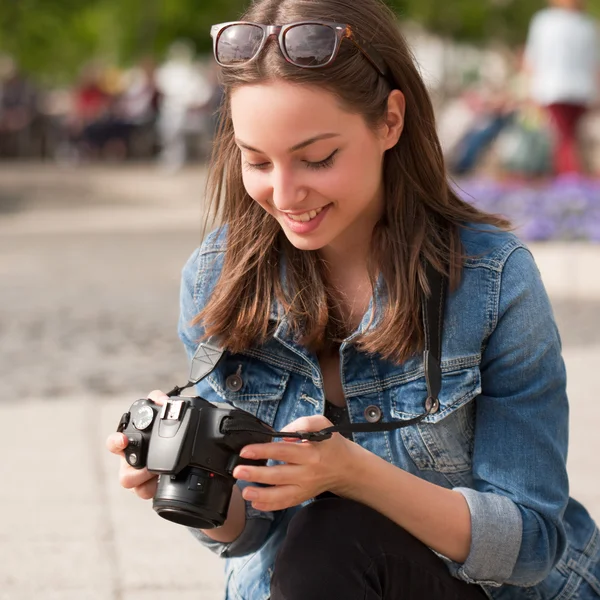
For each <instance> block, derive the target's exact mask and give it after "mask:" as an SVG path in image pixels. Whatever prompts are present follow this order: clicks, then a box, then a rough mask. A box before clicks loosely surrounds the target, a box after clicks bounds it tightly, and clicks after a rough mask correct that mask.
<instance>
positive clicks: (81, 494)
mask: <svg viewBox="0 0 600 600" xmlns="http://www.w3.org/2000/svg"><path fill="white" fill-rule="evenodd" d="M203 186H204V177H203V173H202V171H201V170H200V169H197V170H189V171H186V172H184V173H182V174H180V175H177V176H174V177H165V176H162V175H161V174H160V173H158V172H156V171H154V170H152V169H151V168H148V167H141V166H140V167H139V168H127V169H123V168H114V169H104V168H94V169H90V168H86V169H83V170H78V171H65V170H58V169H56V168H51V167H44V166H39V165H36V166H24V165H0V298H2V302H1V304H0V381H2V384H3V386H2V387H3V390H4V393H3V395H2V397H1V398H0V422H1V423H2V425H3V435H2V436H0V451H1V456H2V459H1V460H0V480H1V481H2V482H3V485H1V486H0V507H1V508H2V512H1V514H2V516H1V517H0V556H1V557H2V560H1V561H0V600H29V599H31V598H41V599H44V600H45V599H48V600H54V599H56V600H71V599H73V600H75V599H77V600H80V599H84V600H85V599H90V600H138V599H139V600H141V599H142V598H144V599H145V600H163V599H167V600H168V599H170V598H177V599H178V600H188V599H190V600H191V599H192V598H194V599H203V600H213V599H216V598H220V597H221V596H220V589H221V575H220V569H221V564H220V562H219V561H218V560H217V559H216V558H214V557H213V556H212V555H210V554H209V553H207V552H206V551H204V550H203V549H202V548H200V547H199V545H198V544H197V543H196V542H195V541H194V540H193V539H192V538H191V536H189V534H187V532H185V530H183V529H182V528H181V529H180V528H178V527H177V526H175V525H172V524H170V523H167V522H166V521H163V520H162V519H160V518H158V517H157V516H156V515H155V514H154V513H153V512H152V510H151V507H150V503H147V502H143V501H141V500H138V499H137V498H135V497H134V496H133V495H132V494H129V493H127V492H125V491H124V490H122V489H121V488H120V487H119V485H118V482H117V479H116V469H117V462H116V459H115V458H114V457H112V456H110V455H109V454H108V453H107V452H106V451H104V449H103V443H104V438H105V437H106V435H107V433H108V432H110V431H112V430H114V428H115V426H116V422H117V421H118V418H119V416H120V415H121V413H122V412H123V411H124V410H125V409H126V408H127V407H128V406H129V405H130V404H131V402H132V400H134V399H136V398H137V397H139V396H140V394H145V393H146V392H148V391H150V390H151V389H153V388H156V387H162V388H166V387H169V386H172V385H174V384H175V383H179V382H183V381H185V379H186V375H187V372H186V371H187V366H186V364H187V363H186V358H185V355H184V353H183V349H182V348H181V345H180V342H179V340H178V339H177V336H176V331H175V328H176V320H177V295H178V283H179V271H180V269H181V267H182V265H183V263H184V262H185V260H186V259H187V257H188V256H189V254H190V253H191V252H192V251H193V249H194V248H195V247H196V246H197V244H198V242H199V241H200V233H199V231H200V227H199V225H200V218H201V212H202V201H201V199H202V197H203ZM534 253H535V254H536V258H537V259H538V264H540V268H541V269H542V273H543V275H544V278H545V280H546V281H547V284H548V288H549V290H550V291H551V294H552V298H553V303H554V307H555V311H556V315H557V319H558V322H559V326H560V329H561V333H562V335H563V340H564V348H565V359H566V361H567V367H568V373H569V389H570V395H571V403H572V420H571V429H572V444H571V454H570V462H569V468H570V472H571V480H572V488H573V495H574V496H576V497H577V498H579V499H580V500H582V501H584V502H585V503H586V504H587V505H588V506H589V507H590V509H591V510H592V512H593V513H594V515H595V516H596V518H597V519H600V480H599V479H598V477H597V476H595V475H593V474H594V473H597V472H598V469H597V465H596V457H597V456H598V454H599V453H600V438H598V436H597V423H598V422H599V421H600V403H599V402H598V401H597V398H596V396H595V394H594V395H593V390H594V389H596V388H597V383H596V381H595V377H594V375H595V373H596V372H597V369H598V366H597V365H598V363H599V362H600V293H598V291H597V287H595V286H597V284H598V282H597V278H596V279H594V278H593V277H592V278H591V279H590V277H589V274H590V273H593V271H590V269H589V265H593V264H595V265H596V267H597V266H598V264H599V261H600V258H599V257H600V247H595V248H594V247H586V246H568V247H566V246H561V247H557V246H540V247H534ZM582 265H584V266H585V271H586V272H584V269H583V268H582ZM596 272H597V268H596ZM586 276H587V279H588V281H589V285H586Z"/></svg>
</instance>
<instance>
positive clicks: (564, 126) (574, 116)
mask: <svg viewBox="0 0 600 600" xmlns="http://www.w3.org/2000/svg"><path fill="white" fill-rule="evenodd" d="M548 111H549V112H550V115H551V117H552V121H553V123H554V127H555V129H556V149H555V152H554V171H555V173H556V174H557V175H564V174H566V173H583V171H584V169H583V165H582V163H581V157H580V156H579V149H578V144H577V126H578V125H579V121H580V120H581V117H583V115H584V114H585V112H586V108H585V106H580V105H579V104H550V106H548Z"/></svg>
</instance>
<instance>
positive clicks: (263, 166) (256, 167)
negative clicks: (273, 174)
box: [244, 160, 271, 171]
mask: <svg viewBox="0 0 600 600" xmlns="http://www.w3.org/2000/svg"><path fill="white" fill-rule="evenodd" d="M270 165H271V163H268V162H264V163H251V162H248V161H247V160H245V161H244V168H245V169H248V171H266V170H267V169H268V168H269V166H270Z"/></svg>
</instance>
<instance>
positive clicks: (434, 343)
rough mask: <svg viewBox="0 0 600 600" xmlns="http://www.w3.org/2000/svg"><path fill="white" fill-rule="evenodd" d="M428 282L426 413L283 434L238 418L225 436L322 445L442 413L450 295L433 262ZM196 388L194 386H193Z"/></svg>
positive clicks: (425, 298)
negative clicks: (243, 435)
mask: <svg viewBox="0 0 600 600" xmlns="http://www.w3.org/2000/svg"><path fill="white" fill-rule="evenodd" d="M426 273H427V281H428V283H429V287H430V294H429V295H425V294H423V302H422V318H423V331H424V336H425V350H424V352H423V367H424V371H425V382H426V385H427V398H426V400H425V404H424V407H423V408H424V412H423V413H422V414H421V415H419V416H418V417H415V418H413V419H407V420H403V421H395V422H394V423H352V424H349V425H338V426H332V427H327V428H326V429H323V430H321V431H314V432H292V433H288V432H281V431H272V430H268V429H267V428H266V427H265V428H264V429H263V428H261V427H258V426H256V429H255V426H249V423H247V422H236V419H233V418H230V419H226V420H225V422H224V423H223V426H222V431H223V433H233V432H236V431H237V432H242V431H243V432H253V433H263V434H267V435H270V436H271V437H273V438H276V437H283V438H292V439H298V440H307V441H310V442H321V441H323V440H327V439H329V438H330V437H331V436H332V434H334V433H370V432H375V431H393V430H395V429H401V428H403V427H410V426H411V425H417V424H418V423H420V422H421V421H423V419H425V418H427V417H428V416H429V415H431V414H433V413H435V412H437V411H438V409H439V406H440V401H439V394H440V391H441V389H442V366H441V362H442V331H443V327H444V308H445V305H446V294H447V288H448V280H447V278H446V277H444V276H443V275H441V274H440V273H438V272H437V271H436V270H435V269H434V268H433V267H432V266H431V265H430V264H429V263H427V264H426ZM202 356H203V358H202V361H203V364H204V363H205V362H206V360H207V359H206V358H204V351H202ZM190 385H193V384H190Z"/></svg>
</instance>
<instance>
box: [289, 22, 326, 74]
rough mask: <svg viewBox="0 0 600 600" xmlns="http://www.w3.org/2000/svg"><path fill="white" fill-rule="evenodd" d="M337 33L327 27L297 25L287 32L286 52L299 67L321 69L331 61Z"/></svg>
mask: <svg viewBox="0 0 600 600" xmlns="http://www.w3.org/2000/svg"><path fill="white" fill-rule="evenodd" d="M336 38H337V36H336V33H335V31H334V30H333V29H332V28H331V27H329V26H327V25H318V24H309V25H296V26H295V27H292V28H290V29H288V30H287V31H286V34H285V50H286V52H287V55H288V57H289V59H290V60H291V61H292V62H293V63H294V64H296V65H298V66H299V67H319V66H322V65H324V64H326V63H327V62H329V61H330V60H331V57H332V56H333V53H334V51H335V44H336Z"/></svg>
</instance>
